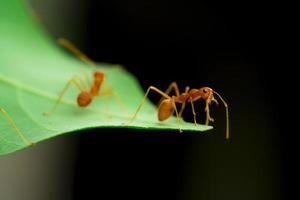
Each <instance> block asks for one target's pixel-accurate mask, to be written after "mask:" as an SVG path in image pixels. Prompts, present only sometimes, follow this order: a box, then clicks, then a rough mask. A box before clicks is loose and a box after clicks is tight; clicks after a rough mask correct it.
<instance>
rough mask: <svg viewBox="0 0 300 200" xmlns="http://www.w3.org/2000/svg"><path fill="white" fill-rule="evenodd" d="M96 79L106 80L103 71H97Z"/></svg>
mask: <svg viewBox="0 0 300 200" xmlns="http://www.w3.org/2000/svg"><path fill="white" fill-rule="evenodd" d="M94 77H95V79H97V80H102V79H103V78H104V73H103V72H101V71H95V73H94Z"/></svg>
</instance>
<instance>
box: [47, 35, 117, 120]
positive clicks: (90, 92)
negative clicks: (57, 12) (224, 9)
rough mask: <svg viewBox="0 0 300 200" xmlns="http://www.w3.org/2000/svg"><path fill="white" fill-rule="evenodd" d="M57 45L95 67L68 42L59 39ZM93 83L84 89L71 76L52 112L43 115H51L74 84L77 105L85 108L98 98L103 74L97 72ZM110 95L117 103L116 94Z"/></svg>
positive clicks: (82, 84)
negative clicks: (76, 92)
mask: <svg viewBox="0 0 300 200" xmlns="http://www.w3.org/2000/svg"><path fill="white" fill-rule="evenodd" d="M58 43H59V44H60V45H62V46H63V47H65V48H66V49H68V50H69V51H71V52H72V53H74V54H75V55H76V56H77V57H78V58H79V59H80V60H82V61H83V62H85V63H87V64H89V65H91V66H94V67H95V66H96V63H95V62H94V61H92V60H91V59H90V58H88V57H87V56H86V55H85V54H84V53H82V52H81V51H80V50H79V49H78V48H76V47H75V45H73V44H72V43H71V42H70V41H68V40H66V39H64V38H60V39H58ZM93 79H94V80H93V83H91V84H90V83H88V84H89V85H90V86H89V88H86V87H85V84H84V81H83V80H82V79H81V78H80V77H78V76H73V77H72V78H71V79H70V80H69V81H68V82H67V84H66V86H65V87H64V89H63V90H62V91H61V93H60V95H59V96H58V98H57V101H56V103H55V105H54V106H53V108H52V110H51V111H50V112H46V113H44V114H45V115H51V114H52V113H53V112H54V111H55V109H56V107H57V106H58V104H59V102H60V101H61V98H62V96H63V95H64V93H65V92H66V91H67V89H68V88H69V86H70V85H71V84H74V85H75V86H76V87H77V89H78V90H79V91H80V93H79V95H78V96H77V104H78V106H79V107H87V106H88V105H89V104H90V103H91V102H92V100H93V98H94V97H96V96H99V92H100V88H101V86H102V83H103V81H104V79H105V74H104V72H102V71H100V70H97V71H95V72H94V74H93ZM112 95H113V96H114V97H115V98H116V99H117V100H118V101H119V98H118V96H117V94H116V93H114V92H112Z"/></svg>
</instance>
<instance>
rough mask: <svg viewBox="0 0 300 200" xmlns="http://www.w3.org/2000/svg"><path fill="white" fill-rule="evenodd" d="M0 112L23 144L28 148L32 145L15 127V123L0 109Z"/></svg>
mask: <svg viewBox="0 0 300 200" xmlns="http://www.w3.org/2000/svg"><path fill="white" fill-rule="evenodd" d="M0 112H1V113H2V114H3V115H4V117H5V118H6V119H7V121H8V122H9V124H10V125H11V126H12V127H13V128H14V129H15V131H16V133H17V134H18V135H19V137H20V138H21V139H22V140H23V142H24V143H25V144H26V145H28V146H30V145H33V142H31V141H30V140H29V139H28V138H27V137H26V136H25V135H24V134H23V133H22V132H21V131H20V129H19V128H18V127H17V125H16V123H15V122H14V120H13V119H12V118H11V117H10V116H9V114H8V113H7V112H6V111H5V110H4V109H3V108H0Z"/></svg>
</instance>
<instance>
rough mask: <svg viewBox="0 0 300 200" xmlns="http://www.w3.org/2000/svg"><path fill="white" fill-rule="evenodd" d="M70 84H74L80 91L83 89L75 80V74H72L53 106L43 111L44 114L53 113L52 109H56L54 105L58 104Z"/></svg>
mask: <svg viewBox="0 0 300 200" xmlns="http://www.w3.org/2000/svg"><path fill="white" fill-rule="evenodd" d="M71 84H74V85H75V86H76V87H77V88H78V89H79V90H80V91H81V92H83V91H84V89H83V87H82V86H81V85H80V83H78V82H77V81H76V76H74V77H73V78H72V79H70V80H69V81H68V82H67V84H66V85H65V87H64V89H63V90H62V91H61V92H60V94H59V96H58V98H57V100H56V102H55V104H54V106H53V108H52V109H51V110H50V112H44V113H43V114H44V115H47V116H50V115H52V114H53V113H54V111H55V110H56V107H57V106H58V104H59V102H60V101H61V98H62V97H63V95H64V94H65V92H66V91H67V90H68V88H69V86H70V85H71Z"/></svg>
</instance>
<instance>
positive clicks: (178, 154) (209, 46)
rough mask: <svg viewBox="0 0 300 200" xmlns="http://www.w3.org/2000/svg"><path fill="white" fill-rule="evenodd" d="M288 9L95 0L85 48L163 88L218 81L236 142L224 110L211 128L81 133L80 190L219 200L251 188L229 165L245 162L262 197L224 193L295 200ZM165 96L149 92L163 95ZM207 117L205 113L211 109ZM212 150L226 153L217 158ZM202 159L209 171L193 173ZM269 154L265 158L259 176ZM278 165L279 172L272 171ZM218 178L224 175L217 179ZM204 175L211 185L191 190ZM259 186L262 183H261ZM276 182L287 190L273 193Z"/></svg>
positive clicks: (111, 196) (157, 0) (98, 194)
mask: <svg viewBox="0 0 300 200" xmlns="http://www.w3.org/2000/svg"><path fill="white" fill-rule="evenodd" d="M279 8H280V6H279V5H278V6H276V7H274V5H273V7H272V5H270V4H269V3H267V2H262V1H242V2H240V1H222V2H215V1H207V2H205V1H200V2H196V1H189V0H186V1H166V0H164V1H162V0H144V1H137V0H129V1H120V0H119V1H118V0H110V1H90V4H89V12H88V18H87V24H86V27H85V28H86V30H87V36H88V37H87V43H86V44H87V46H86V47H83V49H84V48H85V49H86V52H87V54H88V55H89V56H90V57H91V58H92V59H94V60H96V61H99V62H111V63H120V64H122V65H124V66H125V67H126V68H127V70H128V71H130V72H131V73H133V74H134V75H135V76H136V77H138V79H139V81H140V83H141V85H142V86H143V88H144V89H145V90H146V89H147V87H148V86H149V85H154V86H156V87H158V88H161V89H162V90H164V89H165V88H166V87H167V86H168V84H169V83H171V82H172V81H176V82H177V83H178V84H179V85H180V89H181V90H183V89H184V87H185V86H186V85H188V86H190V87H195V88H199V87H201V86H210V87H212V88H213V89H215V90H216V91H218V92H219V93H221V94H222V95H223V97H224V98H225V99H226V100H227V101H228V104H229V106H230V107H229V108H230V120H231V133H232V139H231V140H230V141H225V139H224V131H225V117H224V116H225V113H224V108H223V107H222V106H219V107H215V108H213V116H215V119H216V122H215V123H214V127H215V128H214V130H212V131H210V132H209V133H208V134H193V133H184V134H180V133H178V132H176V131H174V132H170V131H169V132H166V131H165V132H157V131H156V132H146V131H142V130H130V129H98V130H91V131H88V132H89V133H88V134H81V143H80V145H81V146H80V152H79V158H78V161H77V168H76V176H75V186H74V189H75V190H74V191H75V195H74V196H75V197H76V198H77V199H83V198H80V197H82V196H84V199H94V198H96V197H99V199H115V198H122V199H123V198H129V199H201V198H199V197H203V199H220V198H218V197H217V196H218V195H215V194H214V193H220V188H222V184H225V185H224V188H227V187H231V186H228V185H231V184H232V186H233V187H235V185H236V184H237V185H242V184H243V182H241V183H233V182H232V181H231V177H230V176H231V175H233V174H234V173H235V171H234V170H232V171H230V172H229V173H228V174H227V173H226V172H225V171H226V170H224V171H223V170H222V169H221V168H222V167H225V169H227V168H228V167H230V166H233V165H234V164H237V163H238V164H239V163H243V162H244V163H249V169H240V171H238V172H237V173H236V174H240V175H241V176H243V175H245V178H246V179H247V178H249V177H251V175H248V176H247V175H246V174H247V173H248V174H252V173H253V174H255V176H254V177H253V178H252V180H251V181H252V182H253V183H252V184H250V186H254V188H253V193H257V194H252V193H251V192H249V191H251V189H249V191H248V192H249V193H244V194H243V193H242V194H238V192H235V193H234V194H232V193H231V191H227V192H224V191H223V193H222V190H221V194H222V195H223V198H222V199H248V198H249V199H251V195H252V197H256V198H255V199H274V198H273V197H277V198H278V199H281V198H283V199H286V198H287V197H288V194H289V192H288V189H289V187H290V185H289V184H288V183H289V182H290V176H289V173H288V171H292V168H290V166H291V164H292V161H290V160H289V157H288V156H290V153H291V152H292V148H293V147H292V139H288V138H289V137H290V136H288V135H289V134H292V133H293V131H290V130H289V129H288V128H287V127H285V126H283V125H287V124H289V120H290V119H289V118H286V114H287V113H289V112H287V110H286V109H293V107H289V108H287V107H286V106H288V105H290V101H291V99H292V93H291V91H290V85H289V84H290V83H289V81H286V79H287V80H289V79H290V80H291V79H292V77H293V76H292V74H293V73H292V72H291V70H292V67H291V66H287V65H282V60H283V52H284V51H285V50H286V49H285V48H283V43H285V39H284V38H286V36H287V34H286V33H285V30H286V29H285V28H284V25H283V24H284V21H285V20H284V18H282V15H284V14H283V12H282V11H281V12H279V11H278V9H279ZM158 98H159V97H157V96H156V95H153V96H150V99H152V100H154V101H156V100H157V99H158ZM287 102H289V103H287ZM287 104H288V105H287ZM199 106H203V105H202V104H201V103H200V104H199ZM187 110H189V109H187ZM201 111H202V110H201ZM199 115H200V116H201V119H203V117H204V115H203V114H200V113H199ZM185 118H186V119H187V120H191V112H190V111H186V112H185ZM202 123H203V121H202ZM191 146H194V149H196V148H197V152H193V151H192V150H191V148H190V147H191ZM195 146H196V147H195ZM243 146H244V148H243ZM248 147H249V149H247V148H248ZM245 148H246V150H245ZM245 152H248V153H246V154H245ZM249 152H251V153H249ZM191 154H192V155H191ZM212 155H213V156H216V155H217V156H219V157H216V159H215V161H213V162H212V161H210V160H212V159H213V158H211V156H212ZM234 155H235V156H234ZM252 156H253V157H252ZM256 156H258V157H259V156H260V157H259V158H258V159H256ZM226 157H228V158H229V159H228V160H227V161H226ZM239 158H241V160H238V159H239ZM194 159H202V160H200V161H199V162H200V163H201V164H198V165H197V167H198V168H197V170H199V171H201V173H200V175H202V177H201V176H196V175H195V177H193V173H194V172H189V171H188V170H189V169H191V167H190V165H195V162H194V161H193V160H194ZM224 159H225V163H226V162H233V164H232V163H231V164H228V165H227V164H224V165H222V166H213V168H212V169H210V168H209V166H210V165H208V164H207V162H209V161H210V163H211V164H219V163H220V162H219V161H218V160H222V161H223V160H224ZM235 159H237V160H235ZM256 160H258V161H256ZM262 160H263V161H264V162H265V163H264V164H262V165H263V166H264V167H263V168H262V171H261V172H260V169H258V168H259V167H260V165H261V164H260V161H262ZM269 161H270V162H269ZM197 162H198V161H197ZM273 162H275V163H276V166H272V164H271V163H273ZM222 163H223V162H222ZM245 165H247V164H245ZM273 167H274V168H275V169H276V170H275V171H274V172H272V173H270V174H266V173H267V172H269V171H272V168H273ZM219 168H220V169H219ZM260 173H261V174H260ZM218 175H220V176H221V178H220V179H219V177H217V178H211V177H214V176H218ZM237 176H238V175H237ZM199 177H200V179H202V180H198V179H199ZM196 179H197V180H198V181H197V180H196ZM241 179H242V178H241ZM195 180H196V182H197V183H198V184H199V185H198V186H199V188H203V189H202V191H201V189H199V190H197V191H194V193H193V195H192V194H190V195H189V194H187V193H188V192H187V191H191V190H189V189H187V187H189V186H191V185H192V183H193V182H194V181H195ZM214 181H215V182H214ZM220 182H222V183H220ZM245 182H247V180H245ZM260 182H262V186H261V187H262V188H260V189H257V188H255V185H256V183H257V185H259V183H260ZM269 182H273V183H274V184H275V185H277V186H278V188H277V187H275V186H274V187H273V186H272V187H270V188H271V189H270V188H269V186H268V185H269ZM207 185H210V187H209V186H207ZM215 185H216V186H215ZM226 185H227V186H226ZM245 187H247V186H245ZM257 187H259V186H257ZM195 188H196V186H195ZM215 188H219V189H215ZM275 188H277V189H278V190H275ZM214 189H215V190H214ZM237 189H239V188H237ZM265 189H269V190H265ZM208 190H209V191H208ZM260 192H261V193H260ZM243 195H245V196H243ZM272 195H274V196H272ZM105 196H107V197H109V198H107V197H106V198H105ZM246 196H250V197H246Z"/></svg>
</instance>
